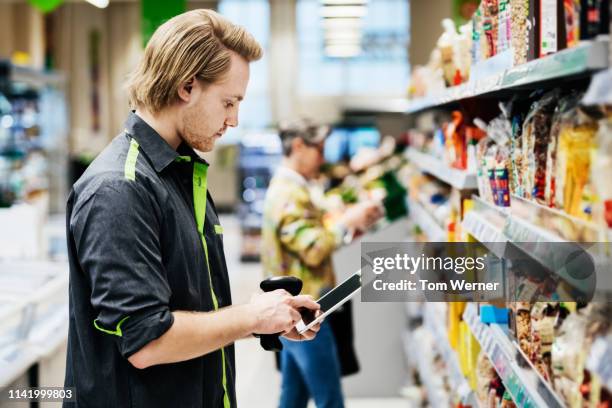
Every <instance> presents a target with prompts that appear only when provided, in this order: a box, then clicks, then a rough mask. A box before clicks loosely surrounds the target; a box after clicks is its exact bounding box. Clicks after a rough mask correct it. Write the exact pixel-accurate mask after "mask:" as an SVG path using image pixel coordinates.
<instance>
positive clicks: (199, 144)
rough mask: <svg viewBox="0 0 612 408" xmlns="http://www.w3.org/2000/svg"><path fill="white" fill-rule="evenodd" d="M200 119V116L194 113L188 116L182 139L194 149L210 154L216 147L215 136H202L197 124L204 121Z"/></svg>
mask: <svg viewBox="0 0 612 408" xmlns="http://www.w3.org/2000/svg"><path fill="white" fill-rule="evenodd" d="M199 117H200V115H197V114H192V113H188V114H187V115H186V117H185V121H184V126H183V135H182V138H183V141H184V142H185V143H187V144H188V145H189V147H191V148H192V149H194V150H199V151H201V152H210V151H211V150H212V149H213V147H214V146H215V140H214V136H206V135H201V132H199V129H198V126H197V123H198V122H199V121H201V120H202V119H198V118H199ZM204 131H205V130H204Z"/></svg>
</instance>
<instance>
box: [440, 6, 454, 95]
mask: <svg viewBox="0 0 612 408" xmlns="http://www.w3.org/2000/svg"><path fill="white" fill-rule="evenodd" d="M442 27H444V33H443V34H442V35H441V36H440V38H439V39H438V44H437V47H438V50H439V51H440V56H441V61H442V71H443V75H444V82H445V83H446V86H453V85H454V84H455V76H456V75H457V71H458V69H459V67H458V66H457V61H456V60H455V45H456V44H458V42H459V38H458V37H459V35H458V34H457V30H456V28H455V23H453V21H452V20H451V19H448V18H445V19H444V20H442Z"/></svg>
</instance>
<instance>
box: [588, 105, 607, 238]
mask: <svg viewBox="0 0 612 408" xmlns="http://www.w3.org/2000/svg"><path fill="white" fill-rule="evenodd" d="M611 136H612V113H610V114H609V115H608V117H607V118H605V119H602V120H600V121H599V129H598V131H597V135H596V136H595V146H596V148H595V152H596V154H595V158H594V159H593V165H592V167H591V180H593V187H594V190H595V192H594V193H595V195H596V197H597V201H596V203H595V205H594V207H593V220H594V221H595V222H596V223H597V224H599V225H602V226H607V227H608V228H612V182H610V180H612V137H611Z"/></svg>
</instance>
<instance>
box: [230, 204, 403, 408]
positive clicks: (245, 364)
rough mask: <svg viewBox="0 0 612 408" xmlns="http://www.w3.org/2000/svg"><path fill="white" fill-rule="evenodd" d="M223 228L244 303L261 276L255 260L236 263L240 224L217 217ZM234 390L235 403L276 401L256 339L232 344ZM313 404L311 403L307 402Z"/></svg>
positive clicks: (273, 376) (364, 403) (262, 405)
mask: <svg viewBox="0 0 612 408" xmlns="http://www.w3.org/2000/svg"><path fill="white" fill-rule="evenodd" d="M221 223H222V225H223V231H224V238H223V240H224V243H225V252H226V258H227V263H228V269H229V274H230V281H231V285H232V297H233V299H232V300H233V302H234V303H244V302H248V301H249V298H250V296H251V294H252V293H254V292H256V291H258V287H259V282H260V280H261V278H262V271H261V266H260V264H258V263H241V262H240V245H239V244H240V226H239V223H238V219H237V218H236V217H235V216H232V215H224V216H221ZM236 370H237V378H236V393H237V398H238V401H239V404H240V405H242V406H246V407H249V408H270V407H274V406H276V405H277V403H278V398H279V392H280V382H281V379H280V374H279V373H278V371H277V370H276V368H275V364H274V357H273V355H272V354H271V353H268V352H264V351H263V350H262V349H261V347H260V346H259V340H256V339H249V340H244V341H239V342H237V343H236ZM311 406H312V407H314V404H312V403H311ZM346 406H347V408H370V407H385V408H400V407H402V408H406V407H411V406H412V405H411V404H410V402H409V401H408V400H406V399H402V398H396V399H395V398H385V399H367V398H359V399H349V400H347V401H346Z"/></svg>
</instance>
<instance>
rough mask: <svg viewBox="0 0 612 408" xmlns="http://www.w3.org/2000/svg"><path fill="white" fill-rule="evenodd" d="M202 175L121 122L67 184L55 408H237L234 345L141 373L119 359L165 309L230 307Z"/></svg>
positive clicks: (194, 162)
mask: <svg viewBox="0 0 612 408" xmlns="http://www.w3.org/2000/svg"><path fill="white" fill-rule="evenodd" d="M207 167H208V164H206V162H205V161H203V160H202V159H200V158H199V157H198V156H197V155H196V153H195V152H194V151H193V150H192V149H191V148H189V147H188V146H186V145H184V144H183V145H181V146H180V147H179V149H178V150H176V151H175V150H174V149H172V148H171V147H170V146H169V145H168V144H167V143H166V142H165V141H164V140H163V139H162V138H161V136H159V134H157V133H156V132H155V130H153V128H151V127H150V126H149V125H147V124H146V123H145V122H144V121H143V120H142V119H141V118H139V117H138V116H137V115H136V114H134V113H131V114H130V116H129V118H128V120H127V122H126V130H125V132H123V133H122V134H120V135H119V136H117V137H116V138H115V139H114V140H113V141H112V143H111V144H110V145H109V146H108V147H107V148H106V149H105V150H104V151H103V152H102V153H100V155H99V156H98V157H97V158H96V159H95V160H94V161H93V163H92V164H91V165H90V166H89V167H88V168H87V170H86V171H85V173H84V174H83V176H82V177H81V178H80V179H79V180H78V181H77V182H76V183H75V185H74V187H73V189H72V191H71V193H70V197H69V199H68V207H67V233H68V254H69V263H70V313H69V317H70V324H69V338H68V356H67V367H66V379H65V385H66V386H67V387H76V397H77V402H76V403H65V404H64V406H70V407H72V406H78V407H146V408H151V407H185V408H186V407H214V408H218V407H225V408H228V407H235V406H236V399H235V390H234V378H235V362H234V347H233V345H229V346H227V347H225V348H223V349H222V350H218V351H215V352H212V353H209V354H207V355H205V356H203V357H199V358H195V359H192V360H189V361H184V362H180V363H174V364H162V365H157V366H153V367H149V368H146V369H143V370H139V369H136V368H134V367H133V366H132V365H131V364H130V363H129V361H128V360H127V359H128V357H130V356H131V355H132V354H134V353H136V352H137V351H138V350H140V349H141V348H142V347H143V346H145V345H146V344H147V343H149V342H150V341H152V340H154V339H156V338H158V337H160V336H161V335H162V334H164V333H165V332H166V331H167V330H168V329H169V328H170V326H171V325H172V323H173V316H172V313H171V312H172V311H178V310H188V311H213V310H215V309H216V308H219V307H224V306H228V305H230V304H231V294H230V287H229V280H228V274H227V267H226V263H225V257H224V254H223V241H222V228H221V226H220V224H219V220H218V217H217V214H216V211H215V207H214V203H213V201H212V199H211V197H210V194H207V192H206V170H207ZM194 180H195V183H194ZM204 214H205V215H204ZM199 226H200V227H199ZM211 283H212V288H211Z"/></svg>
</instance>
